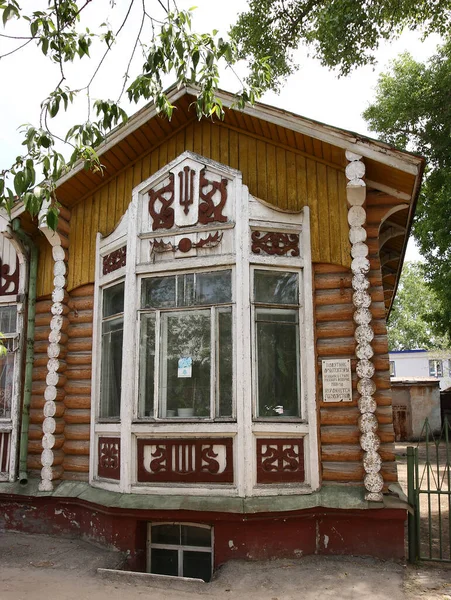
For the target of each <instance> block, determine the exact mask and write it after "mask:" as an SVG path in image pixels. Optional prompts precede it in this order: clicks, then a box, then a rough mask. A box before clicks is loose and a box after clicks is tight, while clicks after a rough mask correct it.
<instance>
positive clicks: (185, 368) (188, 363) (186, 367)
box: [177, 356, 193, 377]
mask: <svg viewBox="0 0 451 600" xmlns="http://www.w3.org/2000/svg"><path fill="white" fill-rule="evenodd" d="M192 373H193V359H192V358H191V356H188V357H184V358H179V363H178V371H177V377H191V376H192Z"/></svg>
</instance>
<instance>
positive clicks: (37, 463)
mask: <svg viewBox="0 0 451 600" xmlns="http://www.w3.org/2000/svg"><path fill="white" fill-rule="evenodd" d="M27 468H28V475H29V476H30V475H31V474H34V475H35V477H37V478H39V477H40V476H41V469H42V465H41V452H39V454H30V453H28V456H27Z"/></svg>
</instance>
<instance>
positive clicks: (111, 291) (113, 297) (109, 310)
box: [103, 282, 124, 318]
mask: <svg viewBox="0 0 451 600" xmlns="http://www.w3.org/2000/svg"><path fill="white" fill-rule="evenodd" d="M123 312H124V282H122V283H118V284H117V285H113V286H111V287H109V288H105V289H104V290H103V317H104V318H105V317H111V316H113V315H117V314H120V313H123Z"/></svg>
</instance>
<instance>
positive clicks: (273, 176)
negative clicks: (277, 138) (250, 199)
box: [263, 144, 277, 206]
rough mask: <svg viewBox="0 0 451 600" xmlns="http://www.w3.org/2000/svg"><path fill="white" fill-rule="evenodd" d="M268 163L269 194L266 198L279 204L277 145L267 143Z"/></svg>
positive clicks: (271, 202) (272, 202)
mask: <svg viewBox="0 0 451 600" xmlns="http://www.w3.org/2000/svg"><path fill="white" fill-rule="evenodd" d="M266 164H267V171H268V188H267V189H268V196H267V197H266V198H263V200H265V199H266V201H267V202H269V203H270V204H274V205H275V206H277V162H276V147H275V146H273V145H272V144H267V145H266Z"/></svg>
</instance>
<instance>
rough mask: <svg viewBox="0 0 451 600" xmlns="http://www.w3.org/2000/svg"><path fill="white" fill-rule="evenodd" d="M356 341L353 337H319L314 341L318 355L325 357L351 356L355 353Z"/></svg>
mask: <svg viewBox="0 0 451 600" xmlns="http://www.w3.org/2000/svg"><path fill="white" fill-rule="evenodd" d="M355 347H356V341H355V339H354V338H353V337H346V338H335V339H333V340H329V339H319V340H317V342H316V351H317V353H318V356H321V357H322V358H327V357H329V356H334V357H335V356H345V357H351V356H352V355H353V354H354V353H355Z"/></svg>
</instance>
